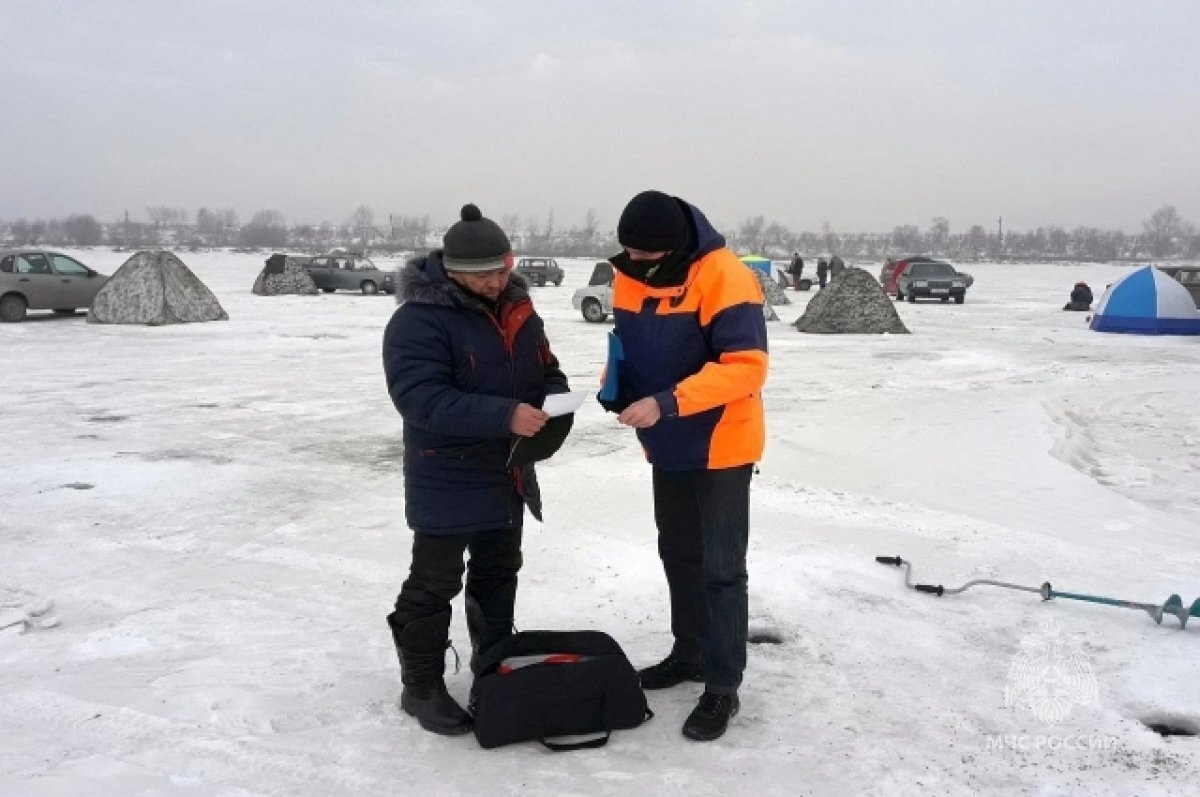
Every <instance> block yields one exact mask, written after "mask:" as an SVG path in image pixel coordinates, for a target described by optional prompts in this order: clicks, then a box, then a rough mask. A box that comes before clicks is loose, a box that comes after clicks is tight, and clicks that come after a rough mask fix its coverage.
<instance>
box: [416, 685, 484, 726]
mask: <svg viewBox="0 0 1200 797" xmlns="http://www.w3.org/2000/svg"><path fill="white" fill-rule="evenodd" d="M400 708H402V709H404V711H405V712H406V713H408V714H410V715H411V716H413V717H416V718H417V722H419V723H420V724H421V727H422V728H424V729H425V730H427V731H429V732H430V733H438V734H441V735H442V736H458V735H459V734H463V733H468V732H470V730H471V715H470V714H468V713H467V712H465V711H463V710H462V706H460V705H458V701H456V700H455V699H454V698H452V697H451V696H450V693H449V692H447V691H446V684H445V683H437V684H434V685H431V686H406V687H404V689H403V690H402V691H401V692H400Z"/></svg>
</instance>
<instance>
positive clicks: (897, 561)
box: [875, 556, 904, 567]
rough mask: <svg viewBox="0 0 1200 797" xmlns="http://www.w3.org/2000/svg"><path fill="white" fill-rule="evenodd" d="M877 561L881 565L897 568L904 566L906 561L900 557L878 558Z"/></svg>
mask: <svg viewBox="0 0 1200 797" xmlns="http://www.w3.org/2000/svg"><path fill="white" fill-rule="evenodd" d="M875 561H876V562H879V564H881V565H895V566H896V567H899V566H900V565H902V564H904V560H903V559H901V558H900V557H899V556H876V557H875Z"/></svg>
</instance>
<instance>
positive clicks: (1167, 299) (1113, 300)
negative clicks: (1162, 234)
mask: <svg viewBox="0 0 1200 797" xmlns="http://www.w3.org/2000/svg"><path fill="white" fill-rule="evenodd" d="M1091 328H1092V329H1094V330H1096V331H1097V332H1126V333H1131V334H1134V335H1200V312H1197V311H1196V304H1195V302H1193V301H1192V296H1191V294H1190V293H1188V290H1187V288H1185V287H1183V286H1182V285H1180V284H1179V283H1178V282H1176V281H1175V280H1173V279H1171V277H1169V276H1168V275H1166V274H1164V273H1163V272H1161V271H1159V270H1158V269H1156V268H1154V267H1153V266H1146V267H1145V268H1140V269H1138V270H1137V271H1134V272H1133V273H1131V274H1126V275H1125V276H1124V277H1121V279H1119V280H1117V281H1116V282H1114V283H1113V284H1112V285H1110V286H1108V290H1106V291H1105V292H1104V296H1103V297H1101V299H1100V304H1098V305H1097V306H1096V313H1095V315H1093V316H1092V323H1091Z"/></svg>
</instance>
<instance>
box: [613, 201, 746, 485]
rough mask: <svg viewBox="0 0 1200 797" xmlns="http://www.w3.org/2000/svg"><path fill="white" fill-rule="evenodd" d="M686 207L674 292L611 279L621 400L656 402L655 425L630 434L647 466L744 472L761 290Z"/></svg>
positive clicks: (721, 240)
mask: <svg viewBox="0 0 1200 797" xmlns="http://www.w3.org/2000/svg"><path fill="white" fill-rule="evenodd" d="M685 209H686V210H687V211H688V212H689V215H690V217H691V221H692V223H693V229H694V230H695V232H696V234H697V237H696V244H695V245H696V247H697V248H696V257H695V259H694V261H693V262H692V264H691V267H690V268H689V270H688V274H687V278H686V281H685V282H684V284H683V285H681V286H678V287H670V288H652V287H649V286H647V285H646V284H645V283H643V282H641V281H639V280H636V279H634V278H632V277H630V276H628V275H627V274H624V273H622V272H621V271H620V270H618V271H617V272H616V275H615V278H614V281H613V315H614V318H615V321H616V334H617V336H618V337H619V338H620V339H621V345H622V347H623V349H624V357H625V358H624V361H623V362H622V364H621V369H620V375H619V378H620V380H621V385H620V388H621V393H622V395H624V396H627V397H629V398H630V400H637V399H640V398H643V397H645V396H654V398H655V399H656V400H657V401H658V404H659V407H660V409H661V410H662V418H661V419H660V420H659V421H658V423H656V424H655V425H654V426H652V427H650V428H648V429H639V430H638V438H639V439H640V441H641V443H642V447H643V448H644V449H645V450H646V456H647V458H648V459H649V460H650V462H651V463H652V464H653V465H654V466H655V467H658V468H662V469H664V470H702V469H718V468H731V467H736V466H739V465H746V464H749V463H752V462H756V461H757V460H759V459H760V458H761V457H762V452H763V446H764V443H765V439H766V428H765V422H764V419H763V404H762V387H763V384H764V383H765V382H766V378H767V327H766V322H765V320H764V318H763V302H764V299H763V294H762V288H761V286H760V285H759V283H758V279H757V278H756V277H755V276H754V274H753V273H752V272H751V271H750V269H749V268H748V267H747V266H746V265H745V264H743V263H742V262H741V261H740V260H738V258H737V256H736V255H734V253H733V252H731V251H730V250H729V249H726V248H725V246H724V244H725V240H724V238H722V237H721V236H720V235H719V234H718V233H717V232H716V231H715V230H713V229H712V227H711V225H710V224H709V223H708V220H707V219H705V218H704V216H703V214H701V213H700V211H699V210H698V209H696V208H694V207H692V206H690V205H685Z"/></svg>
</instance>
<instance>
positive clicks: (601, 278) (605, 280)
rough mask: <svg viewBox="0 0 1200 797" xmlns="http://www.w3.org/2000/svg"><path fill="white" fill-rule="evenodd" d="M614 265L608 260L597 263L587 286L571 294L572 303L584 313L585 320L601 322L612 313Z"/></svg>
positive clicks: (594, 322) (593, 322) (595, 322)
mask: <svg viewBox="0 0 1200 797" xmlns="http://www.w3.org/2000/svg"><path fill="white" fill-rule="evenodd" d="M612 281H613V267H612V264H611V263H609V262H607V261H602V262H600V263H597V264H596V267H595V268H594V269H592V277H591V279H589V280H588V286H587V287H586V288H580V289H579V290H577V291H575V293H573V294H571V305H572V306H573V307H574V308H575V309H576V310H578V311H579V312H580V313H582V314H583V320H584V321H588V322H590V323H592V324H599V323H601V322H602V321H605V320H607V319H608V316H609V315H610V314H611V313H612Z"/></svg>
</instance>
